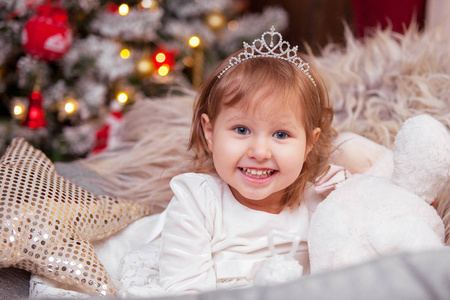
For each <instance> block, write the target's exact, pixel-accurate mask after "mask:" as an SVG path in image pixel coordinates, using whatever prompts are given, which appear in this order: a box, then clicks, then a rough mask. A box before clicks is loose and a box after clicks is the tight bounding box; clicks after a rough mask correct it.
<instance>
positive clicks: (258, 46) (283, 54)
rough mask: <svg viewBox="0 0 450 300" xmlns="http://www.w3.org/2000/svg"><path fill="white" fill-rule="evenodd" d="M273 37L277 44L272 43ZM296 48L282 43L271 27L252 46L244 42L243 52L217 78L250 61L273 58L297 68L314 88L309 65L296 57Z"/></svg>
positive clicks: (232, 58) (232, 59)
mask: <svg viewBox="0 0 450 300" xmlns="http://www.w3.org/2000/svg"><path fill="white" fill-rule="evenodd" d="M269 37H270V43H269V45H267V43H266V39H268V38H269ZM274 37H277V38H276V39H277V40H278V42H276V43H275V42H274ZM297 49H298V46H295V47H293V48H291V45H289V42H287V41H283V37H282V36H281V33H279V32H277V31H275V27H273V26H272V27H271V28H270V31H266V32H264V33H263V34H262V35H261V39H256V40H254V41H253V44H252V45H251V46H250V45H249V44H247V43H246V42H244V51H243V52H241V53H239V55H237V56H233V57H231V58H230V60H229V64H228V66H227V67H226V68H225V69H223V70H222V72H220V74H219V75H218V76H217V77H219V78H220V77H221V76H222V75H223V74H224V73H225V72H226V71H228V70H229V69H231V68H232V67H233V66H235V65H237V64H239V63H241V62H243V61H246V60H249V59H252V58H256V57H273V58H278V59H282V60H285V61H288V62H290V63H293V64H294V65H296V66H297V68H299V69H300V70H301V71H302V72H303V73H305V75H306V76H308V78H309V79H311V81H312V83H313V84H314V86H316V81H315V80H314V78H313V77H312V76H311V74H310V73H309V64H308V63H306V62H304V61H303V60H302V59H301V58H300V57H299V56H298V55H297Z"/></svg>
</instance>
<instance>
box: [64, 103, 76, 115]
mask: <svg viewBox="0 0 450 300" xmlns="http://www.w3.org/2000/svg"><path fill="white" fill-rule="evenodd" d="M64 110H65V111H66V113H68V114H71V113H73V112H74V111H75V105H74V104H73V103H72V102H67V103H66V104H65V105H64Z"/></svg>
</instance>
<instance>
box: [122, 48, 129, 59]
mask: <svg viewBox="0 0 450 300" xmlns="http://www.w3.org/2000/svg"><path fill="white" fill-rule="evenodd" d="M130 55H131V52H130V50H128V49H127V48H124V49H122V50H121V51H120V57H122V58H123V59H128V58H129V57H130Z"/></svg>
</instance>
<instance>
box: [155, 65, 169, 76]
mask: <svg viewBox="0 0 450 300" xmlns="http://www.w3.org/2000/svg"><path fill="white" fill-rule="evenodd" d="M169 70H170V67H169V65H162V66H161V67H159V68H158V74H159V75H160V76H166V75H167V74H169Z"/></svg>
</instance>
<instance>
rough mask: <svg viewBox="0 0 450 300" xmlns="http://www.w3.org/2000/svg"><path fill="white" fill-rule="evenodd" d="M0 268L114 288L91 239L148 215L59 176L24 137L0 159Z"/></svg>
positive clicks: (91, 288) (102, 290)
mask: <svg viewBox="0 0 450 300" xmlns="http://www.w3.org/2000/svg"><path fill="white" fill-rule="evenodd" d="M0 190H1V196H0V197H1V198H0V221H1V223H0V234H1V244H0V259H1V260H0V267H2V268H6V267H10V266H13V267H17V268H21V269H25V270H27V271H30V272H32V273H35V274H39V275H43V276H46V277H48V278H51V279H53V280H56V281H58V282H61V283H65V284H69V285H73V286H77V287H78V288H81V289H82V290H83V291H85V292H86V293H89V294H101V295H115V294H116V293H117V289H116V288H115V286H114V284H113V283H112V281H111V279H110V277H109V275H108V273H107V271H106V270H105V268H104V267H103V265H102V264H101V262H100V261H99V260H98V258H97V255H96V254H95V252H94V248H93V247H92V245H91V243H90V242H92V241H95V240H99V239H102V238H104V237H106V236H108V235H111V234H113V233H114V232H116V231H118V230H120V229H122V228H124V227H126V226H127V225H128V224H130V223H131V222H133V221H135V220H137V219H138V218H140V217H142V216H144V215H148V214H150V209H149V208H148V207H146V206H144V205H141V204H139V203H136V202H132V201H129V200H125V199H120V198H114V197H108V196H97V195H94V194H92V193H90V192H88V191H86V190H85V189H83V188H81V187H79V186H77V185H75V184H73V183H71V182H70V181H68V180H67V179H65V178H63V177H61V176H59V175H58V174H57V173H56V171H55V168H54V166H53V164H52V162H51V161H50V160H49V159H48V158H47V157H46V156H45V155H44V153H42V152H41V151H39V150H37V149H35V148H33V147H32V146H31V145H30V144H28V143H27V142H26V141H25V140H24V139H23V138H15V139H14V140H13V141H12V142H11V145H9V147H8V149H7V150H6V153H5V155H4V156H3V157H2V158H1V160H0Z"/></svg>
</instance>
